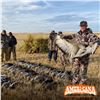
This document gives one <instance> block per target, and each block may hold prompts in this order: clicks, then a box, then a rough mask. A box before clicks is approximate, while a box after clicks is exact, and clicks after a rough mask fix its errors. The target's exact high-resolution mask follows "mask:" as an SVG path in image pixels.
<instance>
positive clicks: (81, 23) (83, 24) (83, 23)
mask: <svg viewBox="0 0 100 100" xmlns="http://www.w3.org/2000/svg"><path fill="white" fill-rule="evenodd" d="M80 26H86V27H87V26H88V23H87V21H81V22H80Z"/></svg>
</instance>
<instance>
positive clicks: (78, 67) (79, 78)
mask: <svg viewBox="0 0 100 100" xmlns="http://www.w3.org/2000/svg"><path fill="white" fill-rule="evenodd" d="M87 27H88V24H87V22H86V21H81V22H80V31H79V32H78V33H77V34H75V40H76V42H77V44H78V45H81V46H82V48H83V47H84V48H85V47H87V46H89V45H90V46H91V45H93V44H94V43H96V41H97V40H98V37H97V36H96V35H95V34H93V32H92V30H91V29H90V28H87ZM80 48H81V47H80ZM84 48H83V49H84ZM81 50H82V49H81ZM89 56H90V54H87V55H85V56H83V57H80V58H78V57H77V58H75V59H74V60H73V66H74V76H73V80H72V83H73V84H76V83H79V84H84V83H85V82H86V80H87V68H88V64H89Z"/></svg>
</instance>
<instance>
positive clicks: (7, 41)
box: [1, 34, 9, 48]
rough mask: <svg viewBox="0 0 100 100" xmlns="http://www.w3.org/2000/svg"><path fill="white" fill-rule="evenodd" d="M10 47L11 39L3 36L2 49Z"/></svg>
mask: <svg viewBox="0 0 100 100" xmlns="http://www.w3.org/2000/svg"><path fill="white" fill-rule="evenodd" d="M6 47H9V37H8V36H7V35H3V34H1V48H6Z"/></svg>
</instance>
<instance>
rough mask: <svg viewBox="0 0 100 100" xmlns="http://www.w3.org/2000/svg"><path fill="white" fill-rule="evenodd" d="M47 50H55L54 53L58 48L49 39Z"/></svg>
mask: <svg viewBox="0 0 100 100" xmlns="http://www.w3.org/2000/svg"><path fill="white" fill-rule="evenodd" d="M48 49H49V50H56V51H57V50H58V47H57V45H56V43H55V41H54V40H52V39H50V38H49V39H48Z"/></svg>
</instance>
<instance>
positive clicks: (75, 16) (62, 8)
mask: <svg viewBox="0 0 100 100" xmlns="http://www.w3.org/2000/svg"><path fill="white" fill-rule="evenodd" d="M2 6H3V7H2V29H6V30H7V31H12V32H50V31H51V30H56V31H64V32H65V31H66V32H77V31H78V30H79V22H80V21H82V20H87V21H88V23H89V27H91V28H92V30H93V31H96V32H98V31H99V32H100V13H99V10H100V1H99V0H77V1H76V0H69V1H67V0H3V3H2Z"/></svg>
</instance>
